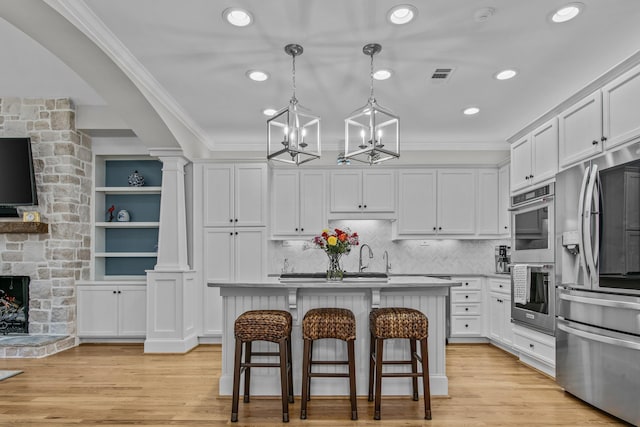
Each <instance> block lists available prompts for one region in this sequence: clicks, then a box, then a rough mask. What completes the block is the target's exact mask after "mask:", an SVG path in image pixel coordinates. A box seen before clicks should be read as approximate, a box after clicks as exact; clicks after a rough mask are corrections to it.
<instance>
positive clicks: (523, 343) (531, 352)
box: [513, 325, 556, 377]
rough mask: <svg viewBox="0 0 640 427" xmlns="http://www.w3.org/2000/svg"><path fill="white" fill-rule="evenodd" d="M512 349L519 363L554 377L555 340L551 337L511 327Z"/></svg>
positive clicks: (520, 327) (522, 328) (518, 326)
mask: <svg viewBox="0 0 640 427" xmlns="http://www.w3.org/2000/svg"><path fill="white" fill-rule="evenodd" d="M513 347H514V349H515V350H516V351H517V352H518V354H519V357H520V361H521V362H523V363H525V364H527V365H529V366H533V367H534V368H536V369H538V370H540V371H542V372H544V373H546V374H547V375H550V376H552V377H555V366H556V340H555V338H554V337H552V336H551V335H547V334H543V333H542V332H538V331H535V330H533V329H529V328H526V327H524V326H522V325H513Z"/></svg>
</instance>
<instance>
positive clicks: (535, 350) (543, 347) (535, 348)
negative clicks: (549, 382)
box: [514, 333, 556, 364]
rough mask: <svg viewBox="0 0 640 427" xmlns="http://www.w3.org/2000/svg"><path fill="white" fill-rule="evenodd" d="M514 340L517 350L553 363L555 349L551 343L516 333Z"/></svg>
mask: <svg viewBox="0 0 640 427" xmlns="http://www.w3.org/2000/svg"><path fill="white" fill-rule="evenodd" d="M514 340H515V346H516V348H517V349H518V350H519V351H521V352H523V353H526V354H528V355H530V356H533V357H536V358H538V359H541V360H543V361H546V362H548V363H551V364H555V359H556V349H555V346H554V345H553V344H549V343H543V342H540V341H538V340H535V339H533V338H531V337H527V336H524V335H520V334H518V333H516V334H515V336H514Z"/></svg>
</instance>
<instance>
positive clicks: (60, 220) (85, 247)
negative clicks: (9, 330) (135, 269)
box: [0, 97, 92, 342]
mask: <svg viewBox="0 0 640 427" xmlns="http://www.w3.org/2000/svg"><path fill="white" fill-rule="evenodd" d="M8 136H20V137H24V136H29V137H31V143H32V151H33V159H34V167H35V175H36V184H37V190H38V206H36V207H32V208H24V209H22V210H37V211H39V212H40V216H41V221H42V222H46V223H48V224H49V233H48V234H0V253H1V257H0V274H2V275H25V276H30V277H31V284H30V298H31V300H30V306H29V333H30V334H34V335H70V336H75V334H76V292H75V282H76V280H80V279H88V278H89V270H90V256H91V255H90V253H91V249H90V248H91V245H90V239H91V225H90V224H91V217H90V198H91V179H92V178H91V177H92V169H91V168H92V162H91V160H92V159H91V139H90V138H89V137H88V136H87V135H84V134H82V133H80V132H78V131H77V130H76V128H75V107H74V105H73V103H72V102H71V100H70V99H67V98H61V99H26V98H8V97H4V98H0V137H8ZM68 341H69V340H68ZM72 341H73V340H71V341H70V342H72Z"/></svg>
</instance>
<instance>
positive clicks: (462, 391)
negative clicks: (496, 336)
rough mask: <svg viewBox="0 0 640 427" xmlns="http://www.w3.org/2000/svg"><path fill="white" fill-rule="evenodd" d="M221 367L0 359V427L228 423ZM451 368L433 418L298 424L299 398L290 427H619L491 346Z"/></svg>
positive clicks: (332, 413)
mask: <svg viewBox="0 0 640 427" xmlns="http://www.w3.org/2000/svg"><path fill="white" fill-rule="evenodd" d="M220 366H221V352H220V347H219V346H216V345H206V346H199V347H198V348H196V349H195V350H193V351H192V352H190V353H188V354H185V355H148V354H147V355H145V354H143V352H142V346H141V345H113V344H111V345H81V346H80V347H76V348H73V349H70V350H67V351H65V352H62V353H59V354H57V355H54V356H50V357H48V358H45V359H0V369H21V370H24V373H23V374H20V375H18V376H15V377H13V378H10V379H7V380H4V381H0V426H45V425H46V426H49V425H51V426H62V425H75V426H87V425H97V424H99V425H111V426H114V425H146V426H152V425H158V426H160V425H177V426H216V425H226V424H231V423H229V415H230V408H231V400H230V399H229V398H227V397H224V398H220V397H218V392H217V390H218V377H219V373H220ZM447 371H448V373H449V381H450V383H449V392H450V395H451V397H450V398H434V399H433V401H432V406H433V420H432V421H425V420H423V419H422V416H423V414H424V413H423V412H422V411H423V406H422V402H414V401H412V400H411V398H410V397H409V396H407V397H406V398H397V397H394V398H383V401H382V421H373V419H372V416H373V404H372V403H369V402H367V400H366V398H361V399H359V400H358V409H359V415H360V420H358V421H350V419H349V402H348V399H346V398H339V399H332V398H315V399H312V401H311V402H310V404H309V419H307V420H305V421H302V420H300V419H299V412H300V401H299V398H296V402H295V404H293V405H292V406H290V415H291V422H290V423H289V425H291V426H311V425H315V426H342V425H354V426H378V427H381V426H385V427H386V426H419V425H424V426H516V425H517V426H586V425H589V426H593V425H621V423H620V422H618V421H617V420H615V419H613V418H611V417H609V416H608V415H606V414H604V413H603V412H600V411H598V410H597V409H594V408H592V407H589V406H587V405H585V404H583V403H581V402H580V401H578V400H577V399H575V398H573V397H571V396H570V395H568V394H565V393H564V392H563V391H562V390H561V389H560V388H559V387H558V386H557V385H556V384H555V382H554V381H553V380H551V379H549V378H548V377H546V376H545V375H543V374H541V373H539V372H536V371H534V370H532V369H530V368H528V367H526V366H524V365H522V364H520V363H519V362H518V361H517V359H515V358H514V357H512V356H511V355H508V354H506V353H504V352H502V351H501V350H499V349H496V348H494V347H492V346H490V345H449V346H448V347H447ZM319 381H321V380H319ZM407 381H409V380H408V379H407ZM298 392H299V391H298ZM239 418H240V421H239V422H238V423H237V424H234V425H238V426H248V425H260V426H269V425H282V423H281V422H280V421H281V415H280V402H279V400H277V399H273V398H254V399H252V401H251V403H249V404H243V403H242V400H241V402H240V413H239Z"/></svg>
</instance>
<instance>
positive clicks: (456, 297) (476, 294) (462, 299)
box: [451, 290, 482, 303]
mask: <svg viewBox="0 0 640 427" xmlns="http://www.w3.org/2000/svg"><path fill="white" fill-rule="evenodd" d="M481 301H482V296H481V295H480V291H468V292H465V291H463V290H455V291H454V290H452V291H451V302H452V303H467V302H481Z"/></svg>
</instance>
